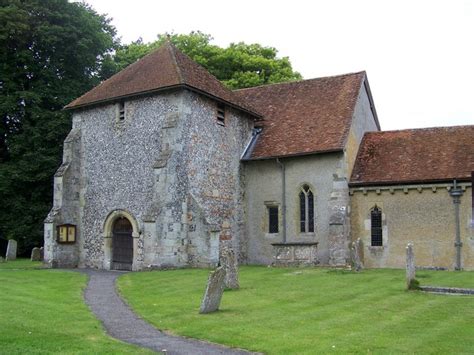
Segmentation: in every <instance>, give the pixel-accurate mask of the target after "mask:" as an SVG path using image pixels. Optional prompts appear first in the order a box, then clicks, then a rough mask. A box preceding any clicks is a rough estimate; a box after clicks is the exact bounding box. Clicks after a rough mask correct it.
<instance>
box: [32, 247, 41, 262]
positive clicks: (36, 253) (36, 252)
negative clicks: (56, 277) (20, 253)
mask: <svg viewBox="0 0 474 355" xmlns="http://www.w3.org/2000/svg"><path fill="white" fill-rule="evenodd" d="M41 260H42V259H41V252H40V248H38V247H34V248H33V249H32V250H31V261H41Z"/></svg>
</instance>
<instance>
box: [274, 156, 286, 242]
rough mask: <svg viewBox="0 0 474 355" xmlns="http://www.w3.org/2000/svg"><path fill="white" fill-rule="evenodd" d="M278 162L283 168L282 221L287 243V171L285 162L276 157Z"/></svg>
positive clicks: (283, 235) (283, 234) (284, 239)
mask: <svg viewBox="0 0 474 355" xmlns="http://www.w3.org/2000/svg"><path fill="white" fill-rule="evenodd" d="M276 162H277V164H278V165H279V166H280V169H281V223H282V225H283V230H282V237H283V243H286V171H285V164H283V163H282V162H281V161H280V159H279V158H276Z"/></svg>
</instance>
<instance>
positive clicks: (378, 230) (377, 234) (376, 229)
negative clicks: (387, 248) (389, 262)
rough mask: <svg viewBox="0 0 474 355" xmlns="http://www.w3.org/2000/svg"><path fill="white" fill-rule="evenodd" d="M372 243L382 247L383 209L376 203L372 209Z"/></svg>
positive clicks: (374, 245)
mask: <svg viewBox="0 0 474 355" xmlns="http://www.w3.org/2000/svg"><path fill="white" fill-rule="evenodd" d="M370 244H371V245H372V246H373V247H381V246H382V245H383V239H382V210H381V209H380V208H378V207H377V205H375V207H374V208H372V211H370Z"/></svg>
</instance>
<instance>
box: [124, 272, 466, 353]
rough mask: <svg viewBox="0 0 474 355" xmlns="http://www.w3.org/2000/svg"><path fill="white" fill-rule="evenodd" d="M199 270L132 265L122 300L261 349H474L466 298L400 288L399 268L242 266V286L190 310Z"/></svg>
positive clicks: (452, 277)
mask: <svg viewBox="0 0 474 355" xmlns="http://www.w3.org/2000/svg"><path fill="white" fill-rule="evenodd" d="M208 272H209V271H208V270H196V269H185V270H174V271H154V272H143V273H131V274H126V275H123V276H122V277H121V278H120V279H119V289H120V291H121V292H122V294H123V295H124V296H125V298H126V299H127V301H128V302H129V303H130V305H131V306H132V307H133V309H134V310H135V311H136V312H138V313H139V314H140V315H141V316H143V317H144V318H145V319H147V320H148V321H150V322H151V323H153V324H154V325H155V326H156V327H158V328H160V329H164V330H168V331H171V332H172V333H175V334H180V335H185V336H189V337H194V338H200V339H205V340H209V341H212V342H216V343H221V344H226V345H229V346H234V347H242V348H246V349H249V350H254V351H262V352H266V353H270V354H289V353H291V354H294V353H298V354H315V353H424V354H430V353H431V354H435V353H436V354H439V353H457V354H462V353H465V354H468V353H471V354H472V353H473V352H474V325H473V320H474V297H472V296H445V295H433V294H426V293H422V292H418V291H406V290H405V271H404V270H386V269H385V270H364V271H363V272H362V273H352V272H347V271H340V270H330V269H282V268H266V267H252V266H247V267H242V268H241V270H240V276H241V277H240V282H241V289H240V290H238V291H226V292H225V293H224V296H223V299H222V304H221V310H220V311H218V312H216V313H213V314H208V315H200V314H198V310H199V305H200V301H201V297H202V295H203V292H204V288H205V285H206V280H207V276H208ZM417 274H418V276H419V277H420V278H419V279H420V281H421V284H422V285H424V284H433V285H441V286H458V287H474V273H473V272H442V271H423V272H418V273H417Z"/></svg>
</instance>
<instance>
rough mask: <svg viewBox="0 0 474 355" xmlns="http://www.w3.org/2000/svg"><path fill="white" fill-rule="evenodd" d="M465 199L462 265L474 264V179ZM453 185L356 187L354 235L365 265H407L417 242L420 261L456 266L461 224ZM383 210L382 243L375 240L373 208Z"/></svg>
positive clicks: (431, 265)
mask: <svg viewBox="0 0 474 355" xmlns="http://www.w3.org/2000/svg"><path fill="white" fill-rule="evenodd" d="M460 186H461V187H462V189H463V190H464V193H463V195H462V196H461V203H460V227H461V242H462V247H461V256H462V257H461V266H462V268H463V269H466V270H473V269H474V229H473V226H472V218H473V216H472V207H471V206H472V201H471V199H472V197H471V188H472V187H471V184H470V183H462V184H460ZM451 187H452V184H427V185H400V186H382V187H371V188H353V189H351V195H352V196H351V224H352V226H351V238H352V240H353V241H355V240H356V239H357V238H361V240H362V242H363V246H364V253H363V254H364V266H366V267H369V268H386V267H390V268H404V267H405V248H406V246H407V244H408V243H410V242H411V243H413V247H414V251H415V256H416V266H417V267H426V268H446V269H450V270H453V269H454V268H455V262H456V248H455V245H454V243H455V237H456V226H455V214H454V204H453V199H452V197H451V196H450V195H449V189H450V188H451ZM375 205H377V206H378V207H379V208H380V209H381V210H382V228H383V229H382V238H383V246H381V247H377V246H374V247H372V246H371V245H370V227H371V226H370V210H371V209H372V208H373V207H374V206H375Z"/></svg>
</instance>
